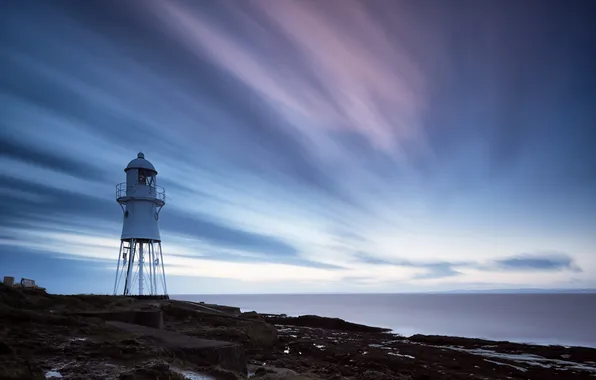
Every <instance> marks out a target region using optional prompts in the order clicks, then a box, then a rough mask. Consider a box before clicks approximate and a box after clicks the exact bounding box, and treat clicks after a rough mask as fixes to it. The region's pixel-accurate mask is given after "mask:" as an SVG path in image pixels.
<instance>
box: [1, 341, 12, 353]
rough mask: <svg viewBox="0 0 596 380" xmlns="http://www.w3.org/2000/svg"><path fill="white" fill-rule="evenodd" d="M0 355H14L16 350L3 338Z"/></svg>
mask: <svg viewBox="0 0 596 380" xmlns="http://www.w3.org/2000/svg"><path fill="white" fill-rule="evenodd" d="M0 355H10V356H13V355H14V350H13V349H12V347H11V346H9V345H8V343H6V342H5V341H3V340H0Z"/></svg>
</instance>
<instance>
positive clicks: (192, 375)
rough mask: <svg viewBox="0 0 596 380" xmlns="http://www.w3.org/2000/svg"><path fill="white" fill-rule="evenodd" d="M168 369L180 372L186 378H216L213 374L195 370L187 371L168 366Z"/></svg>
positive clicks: (199, 379) (207, 379)
mask: <svg viewBox="0 0 596 380" xmlns="http://www.w3.org/2000/svg"><path fill="white" fill-rule="evenodd" d="M170 370H172V371H174V372H176V373H179V374H181V375H182V376H184V377H185V378H186V379H187V380H216V379H215V377H213V376H210V375H205V374H204V373H198V372H195V371H189V370H186V369H180V368H174V367H170Z"/></svg>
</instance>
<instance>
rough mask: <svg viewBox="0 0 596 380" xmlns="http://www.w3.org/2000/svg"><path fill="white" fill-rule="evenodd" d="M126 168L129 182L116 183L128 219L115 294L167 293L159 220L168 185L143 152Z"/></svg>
mask: <svg viewBox="0 0 596 380" xmlns="http://www.w3.org/2000/svg"><path fill="white" fill-rule="evenodd" d="M124 172H125V173H126V182H124V183H120V184H118V185H117V186H116V200H117V201H118V203H119V204H120V207H122V211H123V213H124V219H123V224H122V236H121V239H120V253H119V254H118V268H117V269H116V280H115V281H114V295H117V294H122V295H140V296H142V295H153V296H158V295H159V296H167V294H168V290H167V286H166V273H165V269H164V264H163V254H162V251H161V237H160V235H159V226H158V224H157V223H158V220H159V212H160V211H161V208H162V207H163V206H164V205H165V204H166V193H165V189H164V188H163V187H161V186H157V170H155V167H153V165H152V164H151V162H149V161H147V160H146V159H145V155H144V154H143V153H139V154H138V155H137V158H135V159H134V160H132V161H130V162H129V163H128V166H127V167H126V169H124Z"/></svg>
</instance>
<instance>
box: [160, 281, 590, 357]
mask: <svg viewBox="0 0 596 380" xmlns="http://www.w3.org/2000/svg"><path fill="white" fill-rule="evenodd" d="M171 297H172V298H173V299H179V300H185V301H194V302H201V301H203V302H206V303H215V304H221V305H229V306H237V307H239V308H240V309H241V310H242V311H243V312H245V311H253V310H254V311H257V312H259V313H272V314H287V315H288V316H299V315H307V314H311V315H320V316H325V317H337V318H341V319H344V320H346V321H349V322H354V323H361V324H365V325H370V326H379V327H385V328H389V329H391V330H393V332H394V333H396V334H401V335H404V336H411V335H414V334H427V335H449V336H460V337H468V338H484V339H489V340H504V341H511V342H520V343H532V344H541V345H548V344H557V345H563V346H584V347H595V348H596V293H579V294H263V295H258V294H250V295H248V294H246V295H229V294H226V295H212V294H210V295H176V296H171Z"/></svg>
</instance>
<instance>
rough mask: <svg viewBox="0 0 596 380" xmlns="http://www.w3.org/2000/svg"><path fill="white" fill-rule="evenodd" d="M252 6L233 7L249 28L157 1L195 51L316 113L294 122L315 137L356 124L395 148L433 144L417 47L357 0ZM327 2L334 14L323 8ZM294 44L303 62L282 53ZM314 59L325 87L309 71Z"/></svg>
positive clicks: (269, 94) (275, 98)
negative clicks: (237, 31)
mask: <svg viewBox="0 0 596 380" xmlns="http://www.w3.org/2000/svg"><path fill="white" fill-rule="evenodd" d="M248 4H250V5H251V6H252V7H253V9H252V10H250V11H249V12H246V11H243V10H240V9H233V10H232V14H233V16H235V19H236V20H239V21H240V25H241V26H244V27H245V28H244V33H243V34H242V36H234V35H232V34H231V33H230V32H228V31H227V30H226V28H224V27H223V26H218V25H217V24H215V23H214V21H212V20H210V19H209V18H207V17H205V16H204V15H203V14H201V13H200V12H197V11H196V10H192V9H189V8H186V7H183V6H182V5H180V4H179V3H175V2H154V3H153V9H154V11H155V12H156V14H158V15H159V17H160V18H161V19H162V21H163V22H164V23H165V24H166V25H167V27H168V28H169V29H170V30H172V31H174V32H175V33H176V35H177V36H178V38H179V39H180V40H181V41H182V42H183V43H184V44H185V45H186V46H187V48H188V49H190V50H192V51H195V52H196V53H197V54H200V55H204V54H205V53H206V54H208V55H209V56H210V57H211V58H212V59H213V60H214V61H215V62H217V63H218V64H220V65H221V66H222V67H224V68H225V69H226V70H228V71H229V72H230V73H231V74H232V75H234V76H235V77H237V78H238V79H240V80H241V81H243V82H244V83H245V84H246V85H248V86H249V87H250V88H252V89H253V90H254V91H255V92H256V93H258V94H260V96H262V97H263V98H264V99H265V100H266V101H268V102H269V103H270V104H272V106H273V108H274V109H276V110H277V111H278V112H280V113H281V114H285V113H287V114H292V115H299V117H300V119H301V120H306V121H308V122H307V123H292V124H293V127H294V128H296V129H297V130H298V131H299V132H301V133H303V134H305V135H307V136H309V137H310V138H311V139H312V138H314V139H316V138H317V136H321V137H322V135H323V134H329V133H333V132H337V131H340V132H341V131H350V132H356V133H359V134H360V135H362V136H364V137H365V138H366V139H368V140H369V142H370V143H371V144H372V145H373V146H375V147H376V148H378V149H380V150H383V151H386V152H389V153H392V154H395V155H399V154H401V153H402V149H401V148H403V146H404V145H406V144H417V145H421V146H422V145H424V144H423V143H424V141H423V140H424V131H423V127H422V123H421V113H422V111H423V110H424V108H425V106H426V84H425V78H424V76H423V74H422V73H421V71H420V70H419V69H418V67H417V66H416V63H415V62H414V60H413V59H412V58H411V57H410V55H409V54H408V53H407V52H406V51H405V50H404V49H403V48H401V47H400V45H399V44H397V43H396V42H394V41H392V40H390V39H389V37H388V36H387V35H386V33H385V31H384V30H383V29H382V28H381V27H380V26H378V23H377V22H376V21H375V20H374V19H373V18H372V17H371V16H370V14H368V13H367V12H366V11H365V10H364V9H363V8H362V6H361V5H360V4H359V3H358V2H357V1H353V0H341V1H340V2H333V1H330V2H325V3H313V2H308V1H278V0H255V1H251V2H249V3H248ZM320 4H324V5H325V6H328V7H329V8H332V9H333V12H330V11H329V9H320V8H319V9H318V8H317V5H320ZM255 15H261V16H263V15H264V16H265V17H266V18H267V19H268V20H269V21H270V22H271V24H272V25H274V26H275V27H274V28H273V29H271V30H267V31H266V32H264V30H263V28H265V27H266V26H264V25H261V24H259V23H258V22H256V21H255V19H254V16H255ZM272 35H275V36H280V35H281V36H285V37H286V38H287V39H289V40H290V41H292V46H280V45H279V43H278V41H276V40H275V39H274V38H272V37H271V36H272ZM241 38H242V39H241ZM256 46H261V47H262V46H265V47H264V48H261V49H257V48H256ZM291 48H295V49H298V51H299V53H300V57H301V60H300V61H298V62H294V63H293V65H294V66H295V67H290V68H288V67H285V66H284V64H281V65H278V63H277V60H276V59H272V57H276V56H279V55H280V54H283V49H291ZM280 50H281V51H280ZM304 67H306V68H307V69H308V71H309V72H312V73H314V75H315V77H316V79H317V81H318V82H319V83H318V86H320V87H321V88H323V89H325V91H321V90H320V88H318V87H317V86H315V85H314V84H313V82H312V80H310V78H304V77H302V76H301V75H300V72H301V71H300V70H301V68H304ZM302 72H304V70H303V71H302ZM326 138H329V136H326Z"/></svg>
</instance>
